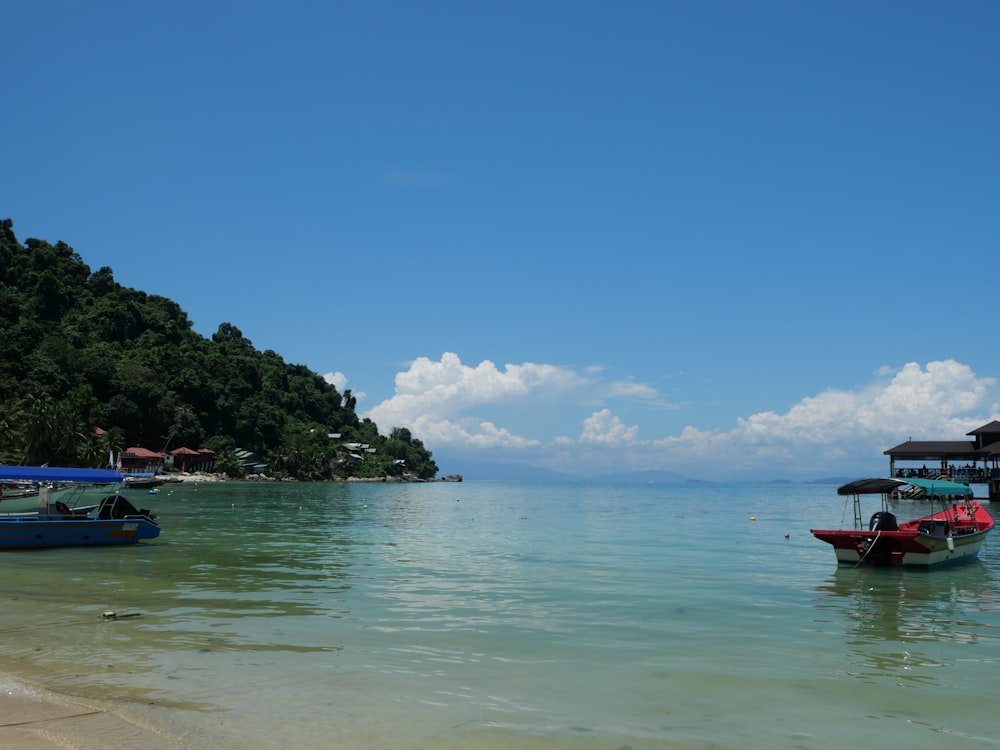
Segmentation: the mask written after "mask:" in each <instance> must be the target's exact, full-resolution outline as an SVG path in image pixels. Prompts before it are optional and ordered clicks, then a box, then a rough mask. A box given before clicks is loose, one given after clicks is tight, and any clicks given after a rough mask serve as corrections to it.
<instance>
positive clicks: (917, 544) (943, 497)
mask: <svg viewBox="0 0 1000 750" xmlns="http://www.w3.org/2000/svg"><path fill="white" fill-rule="evenodd" d="M837 494H838V495H843V496H846V497H847V498H848V500H847V501H846V502H850V503H852V504H853V510H854V527H853V528H851V529H811V531H812V534H813V536H815V537H816V538H817V539H819V540H821V541H824V542H826V543H827V544H830V545H832V546H833V549H834V552H835V553H836V556H837V562H839V563H850V564H854V565H860V564H868V565H907V566H916V567H923V568H930V567H936V566H938V565H942V564H944V563H950V562H957V561H959V560H965V559H969V558H972V557H975V556H976V555H977V554H978V553H979V549H980V547H982V545H983V542H984V541H985V540H986V535H987V534H988V533H989V531H990V529H992V528H993V525H994V520H993V516H992V515H991V514H990V512H989V511H988V510H987V509H986V508H985V507H983V505H982V503H980V502H979V501H978V500H975V499H974V498H973V496H972V494H973V493H972V490H971V489H970V488H969V486H968V485H964V484H959V483H957V482H950V481H943V480H929V479H905V480H904V479H877V478H876V479H859V480H856V481H854V482H849V483H847V484H845V485H843V486H841V487H839V488H838V489H837ZM873 495H878V496H880V497H881V507H880V508H879V509H878V510H876V511H875V513H873V514H872V515H871V517H870V518H869V519H868V522H867V528H865V519H864V516H863V510H862V497H870V496H873ZM900 497H902V498H908V499H926V500H930V501H932V502H934V503H937V504H939V505H940V507H941V510H939V511H937V512H935V513H932V514H931V515H927V516H923V517H921V518H915V519H913V520H910V521H904V522H902V523H900V522H899V521H898V520H897V518H896V516H895V514H894V513H892V512H891V511H890V501H891V500H892V499H893V498H900ZM845 515H846V509H845Z"/></svg>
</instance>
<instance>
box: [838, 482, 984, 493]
mask: <svg viewBox="0 0 1000 750" xmlns="http://www.w3.org/2000/svg"><path fill="white" fill-rule="evenodd" d="M906 486H910V487H914V488H916V490H918V491H919V492H914V493H913V496H915V497H956V496H958V497H972V489H971V488H970V487H969V485H967V484H960V483H959V482H949V481H947V480H944V479H917V478H913V479H878V478H875V479H857V480H855V481H853V482H848V483H847V484H845V485H843V486H841V487H838V488H837V494H838V495H873V494H876V493H877V494H883V495H884V494H886V493H889V492H893V491H894V490H897V489H900V488H902V487H906ZM904 494H907V493H905V492H904Z"/></svg>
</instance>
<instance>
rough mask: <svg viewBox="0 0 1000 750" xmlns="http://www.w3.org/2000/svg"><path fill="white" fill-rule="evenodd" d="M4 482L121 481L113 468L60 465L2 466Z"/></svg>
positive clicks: (1, 474) (2, 479) (1, 471)
mask: <svg viewBox="0 0 1000 750" xmlns="http://www.w3.org/2000/svg"><path fill="white" fill-rule="evenodd" d="M0 481H4V482H94V483H100V482H109V483H110V482H121V481H122V475H121V474H120V473H119V472H117V471H113V470H111V469H70V468H64V467H59V466H0Z"/></svg>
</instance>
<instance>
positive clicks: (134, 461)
mask: <svg viewBox="0 0 1000 750" xmlns="http://www.w3.org/2000/svg"><path fill="white" fill-rule="evenodd" d="M164 458H165V456H164V455H163V454H162V453H157V452H156V451H151V450H147V449H146V448H138V447H136V448H126V449H125V452H124V453H122V457H121V464H122V467H121V472H122V473H123V474H159V473H160V472H162V471H163V459H164Z"/></svg>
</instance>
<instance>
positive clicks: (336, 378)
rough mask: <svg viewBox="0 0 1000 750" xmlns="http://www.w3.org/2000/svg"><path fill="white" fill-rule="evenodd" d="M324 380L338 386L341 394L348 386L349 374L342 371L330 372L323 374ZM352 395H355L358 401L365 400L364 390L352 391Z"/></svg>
mask: <svg viewBox="0 0 1000 750" xmlns="http://www.w3.org/2000/svg"><path fill="white" fill-rule="evenodd" d="M323 380H325V381H326V382H327V383H329V384H330V385H332V386H333V387H334V388H336V389H337V390H338V391H339V392H340V393H341V394H343V392H344V390H346V388H347V376H346V375H345V374H344V373H342V372H339V371H338V372H328V373H327V374H326V375H324V376H323ZM351 395H352V396H354V398H355V399H356V400H357V401H358V402H361V401H364V400H365V393H364V391H351Z"/></svg>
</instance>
